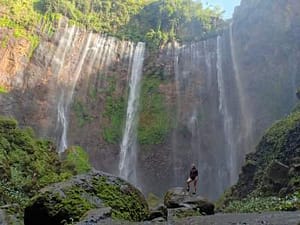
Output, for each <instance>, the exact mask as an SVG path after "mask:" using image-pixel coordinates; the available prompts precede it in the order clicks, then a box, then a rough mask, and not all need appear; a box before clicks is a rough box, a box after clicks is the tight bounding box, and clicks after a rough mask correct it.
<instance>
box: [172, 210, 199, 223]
mask: <svg viewBox="0 0 300 225" xmlns="http://www.w3.org/2000/svg"><path fill="white" fill-rule="evenodd" d="M194 216H201V213H200V212H199V211H198V210H196V209H193V208H172V209H168V221H174V220H176V219H182V218H186V217H194Z"/></svg>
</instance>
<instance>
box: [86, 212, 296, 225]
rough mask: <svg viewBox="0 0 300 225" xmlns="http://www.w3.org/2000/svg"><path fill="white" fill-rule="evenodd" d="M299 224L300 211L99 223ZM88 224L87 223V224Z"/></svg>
mask: <svg viewBox="0 0 300 225" xmlns="http://www.w3.org/2000/svg"><path fill="white" fill-rule="evenodd" d="M100 224H101V225H298V224H300V212H299V211H296V212H270V213H240V214H237V213H228V214H216V215H212V216H202V217H190V218H185V219H181V220H178V221H175V222H171V221H168V222H154V221H152V222H143V223H129V222H124V221H112V220H106V221H101V222H100V223H99V225H100ZM86 225H87V224H86Z"/></svg>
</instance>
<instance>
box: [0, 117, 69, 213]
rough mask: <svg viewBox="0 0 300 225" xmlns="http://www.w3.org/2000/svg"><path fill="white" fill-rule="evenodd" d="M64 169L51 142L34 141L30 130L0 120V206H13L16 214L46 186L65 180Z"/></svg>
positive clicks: (66, 174) (4, 119)
mask: <svg viewBox="0 0 300 225" xmlns="http://www.w3.org/2000/svg"><path fill="white" fill-rule="evenodd" d="M71 175H72V170H69V169H64V168H63V163H62V162H61V161H60V160H59V158H58V155H57V153H56V150H55V146H54V145H53V143H52V142H50V141H47V140H41V139H37V138H35V134H34V133H33V131H32V129H30V128H25V129H20V128H19V127H18V124H17V121H15V120H14V119H11V118H4V117H0V205H11V204H13V205H14V207H12V209H11V210H12V211H14V213H20V212H21V211H22V210H23V209H24V207H25V205H26V204H27V203H28V202H29V199H30V198H31V197H32V196H33V195H34V194H35V193H36V192H37V191H38V190H39V189H41V188H43V187H45V186H46V185H48V184H50V183H55V182H59V181H62V180H65V179H67V178H69V177H71Z"/></svg>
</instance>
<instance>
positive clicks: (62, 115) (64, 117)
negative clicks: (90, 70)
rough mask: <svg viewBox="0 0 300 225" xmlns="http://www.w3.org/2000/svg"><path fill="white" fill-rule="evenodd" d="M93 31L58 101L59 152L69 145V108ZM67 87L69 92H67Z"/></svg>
mask: <svg viewBox="0 0 300 225" xmlns="http://www.w3.org/2000/svg"><path fill="white" fill-rule="evenodd" d="M91 38H92V33H90V34H89V35H88V37H87V40H86V44H85V46H84V48H83V50H82V53H81V58H80V60H79V62H78V64H77V66H76V69H75V71H74V74H73V78H72V79H70V81H69V82H70V83H69V84H68V86H63V87H62V88H63V89H62V90H61V96H60V98H59V101H58V106H57V111H58V122H59V123H61V126H62V135H61V138H60V143H59V147H58V152H59V153H62V152H63V151H65V150H66V149H67V147H68V141H67V132H68V118H69V110H70V109H69V108H70V104H71V102H72V99H73V95H74V90H75V87H76V84H77V81H78V78H79V76H80V73H81V70H82V65H83V63H84V60H85V58H86V55H87V52H88V50H89V45H90V42H91ZM64 89H67V92H65V91H66V90H64Z"/></svg>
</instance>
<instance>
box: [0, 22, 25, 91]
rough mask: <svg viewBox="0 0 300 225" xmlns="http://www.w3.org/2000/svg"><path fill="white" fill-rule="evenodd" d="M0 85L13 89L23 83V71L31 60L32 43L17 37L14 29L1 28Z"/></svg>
mask: <svg viewBox="0 0 300 225" xmlns="http://www.w3.org/2000/svg"><path fill="white" fill-rule="evenodd" d="M0 42H1V47H0V65H1V68H0V75H1V76H0V86H1V87H5V88H6V89H7V90H11V89H12V88H13V87H16V86H19V87H20V85H22V83H23V71H24V70H25V68H26V66H27V64H28V62H29V51H30V43H29V41H27V40H26V39H24V38H18V39H17V38H15V37H14V35H13V32H12V30H10V29H7V28H2V27H1V28H0Z"/></svg>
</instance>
